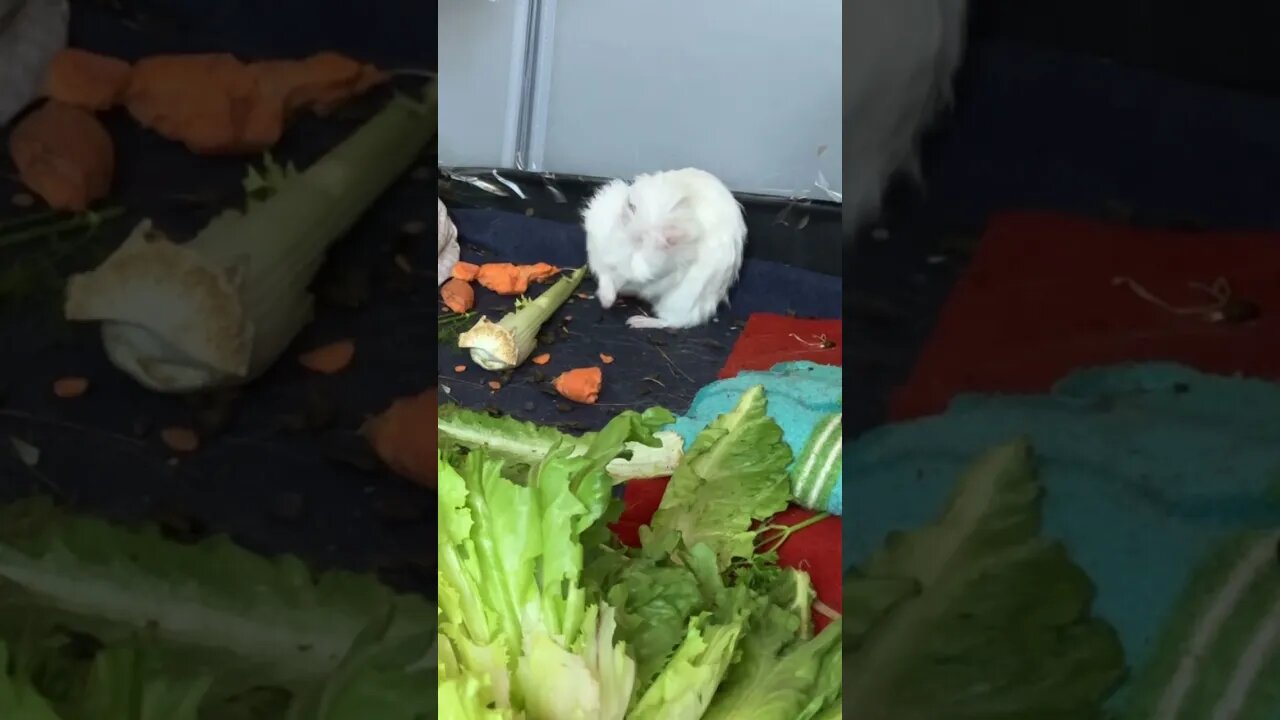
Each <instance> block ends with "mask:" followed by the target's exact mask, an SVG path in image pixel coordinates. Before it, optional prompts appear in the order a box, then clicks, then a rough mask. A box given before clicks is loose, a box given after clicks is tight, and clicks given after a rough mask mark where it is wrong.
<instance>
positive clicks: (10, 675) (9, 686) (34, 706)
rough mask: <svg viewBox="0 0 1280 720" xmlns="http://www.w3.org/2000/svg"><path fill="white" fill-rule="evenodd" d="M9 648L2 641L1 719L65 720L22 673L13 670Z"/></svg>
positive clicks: (0, 661) (0, 666)
mask: <svg viewBox="0 0 1280 720" xmlns="http://www.w3.org/2000/svg"><path fill="white" fill-rule="evenodd" d="M11 664H12V662H11V658H10V657H9V648H8V647H7V646H6V645H5V643H4V642H3V641H0V718H4V719H5V720H63V719H62V718H60V717H59V716H58V714H57V713H56V712H54V709H53V706H52V705H51V704H50V703H49V701H48V700H46V699H45V698H44V696H42V695H41V694H40V692H39V691H38V690H36V688H35V685H34V684H33V683H32V682H31V680H30V679H29V678H27V677H26V676H25V675H24V674H22V673H21V672H15V671H14V670H13V669H12V668H11Z"/></svg>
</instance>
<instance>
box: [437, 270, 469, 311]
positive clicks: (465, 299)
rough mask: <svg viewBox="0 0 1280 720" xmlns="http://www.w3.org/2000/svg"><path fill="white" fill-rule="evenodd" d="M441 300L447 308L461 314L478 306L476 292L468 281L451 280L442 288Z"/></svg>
mask: <svg viewBox="0 0 1280 720" xmlns="http://www.w3.org/2000/svg"><path fill="white" fill-rule="evenodd" d="M440 299H441V300H443V301H444V304H445V307H447V308H449V309H450V310H452V311H454V312H456V313H459V314H461V313H464V312H467V311H468V310H470V309H471V308H473V307H475V306H476V291H475V290H473V289H472V288H471V283H469V282H467V281H466V280H459V279H458V278H450V279H449V280H447V281H445V284H444V285H441V286H440Z"/></svg>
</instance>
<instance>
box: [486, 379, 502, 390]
mask: <svg viewBox="0 0 1280 720" xmlns="http://www.w3.org/2000/svg"><path fill="white" fill-rule="evenodd" d="M487 384H488V385H489V389H490V390H493V391H494V392H497V391H498V390H501V389H502V383H500V382H498V381H497V380H490V381H489V382H488V383H487Z"/></svg>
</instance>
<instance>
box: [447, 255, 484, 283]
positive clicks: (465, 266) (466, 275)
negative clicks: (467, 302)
mask: <svg viewBox="0 0 1280 720" xmlns="http://www.w3.org/2000/svg"><path fill="white" fill-rule="evenodd" d="M450 274H451V275H453V277H455V278H457V279H459V280H464V281H466V282H471V281H472V280H475V279H476V275H479V274H480V266H479V265H476V264H475V263H469V262H462V261H461V260H459V261H458V262H456V263H454V265H453V271H452V272H451V273H450Z"/></svg>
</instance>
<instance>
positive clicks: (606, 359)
mask: <svg viewBox="0 0 1280 720" xmlns="http://www.w3.org/2000/svg"><path fill="white" fill-rule="evenodd" d="M600 362H602V363H604V364H605V365H612V364H613V356H612V355H609V354H606V353H600Z"/></svg>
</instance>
